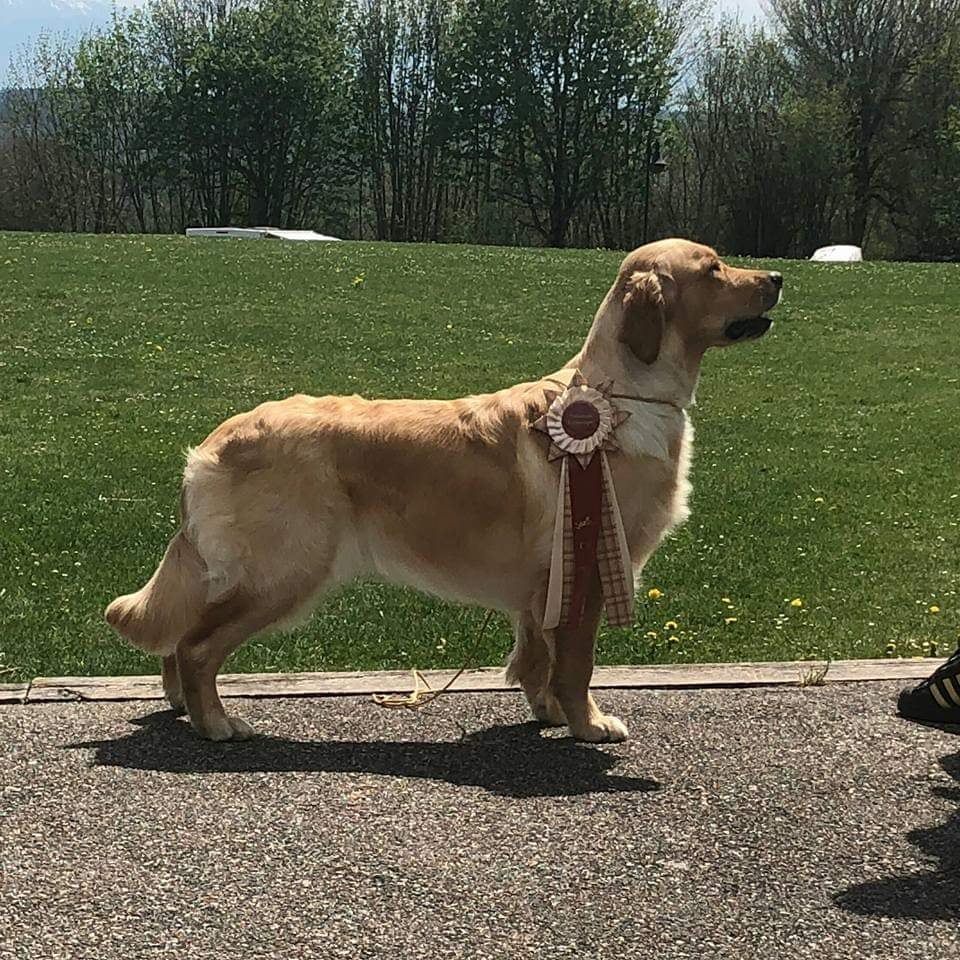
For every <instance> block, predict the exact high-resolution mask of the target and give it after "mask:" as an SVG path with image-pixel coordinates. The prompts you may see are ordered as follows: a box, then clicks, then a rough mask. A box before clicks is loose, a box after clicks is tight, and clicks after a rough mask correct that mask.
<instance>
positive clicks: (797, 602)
mask: <svg viewBox="0 0 960 960" xmlns="http://www.w3.org/2000/svg"><path fill="white" fill-rule="evenodd" d="M790 606H791V607H802V606H803V601H802V600H801V599H800V598H799V597H794V598H793V599H792V600H791V601H790Z"/></svg>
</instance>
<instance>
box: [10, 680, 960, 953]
mask: <svg viewBox="0 0 960 960" xmlns="http://www.w3.org/2000/svg"><path fill="white" fill-rule="evenodd" d="M896 690H897V685H896V684H891V683H862V684H852V685H828V686H826V687H809V688H805V689H800V688H790V689H749V690H699V691H698V690H679V691H628V690H621V691H608V692H602V693H601V694H600V695H599V699H600V701H601V705H602V706H603V707H604V708H605V709H610V710H612V712H614V713H616V714H617V715H618V716H620V717H621V719H623V720H624V721H625V722H626V723H627V725H628V726H629V727H630V729H631V733H632V735H633V739H631V740H630V741H628V742H626V743H623V744H616V745H609V746H602V747H596V746H587V745H582V744H577V743H573V742H572V741H570V740H569V739H568V738H566V737H565V736H563V735H562V734H560V733H558V732H557V731H544V730H541V729H540V728H539V727H538V726H537V725H536V724H533V723H530V722H528V721H527V720H526V715H525V710H524V708H523V705H522V703H521V698H520V697H519V695H517V694H502V693H483V694H456V695H453V696H450V697H447V698H445V699H443V700H441V701H440V702H439V703H437V704H434V705H431V707H429V708H428V711H427V714H426V715H414V714H410V713H407V712H403V711H399V712H398V711H389V710H383V709H380V708H378V707H377V706H375V705H374V704H373V703H372V702H371V701H370V700H369V699H367V698H356V697H325V698H301V699H265V700H242V701H233V702H231V703H230V704H229V705H228V708H229V709H232V710H234V711H236V712H237V713H238V714H239V715H240V716H242V717H244V718H245V719H247V720H248V721H250V722H251V723H253V724H254V725H255V726H256V727H257V729H258V730H259V732H260V734H261V735H260V736H259V737H258V738H257V739H255V740H253V741H250V742H246V743H236V744H210V743H207V742H205V741H202V740H200V739H198V738H197V737H196V736H194V734H193V733H192V732H191V731H190V729H189V727H188V726H187V724H186V723H185V721H184V720H183V719H181V718H177V717H175V716H173V715H172V714H171V713H170V712H168V711H163V710H158V706H157V705H156V704H150V703H143V702H124V703H96V704H94V703H53V704H37V703H33V704H23V705H5V706H2V707H0V789H2V798H0V831H2V852H3V885H2V890H0V957H2V958H4V960H7V958H17V960H21V958H29V960H56V958H69V960H87V958H90V960H115V958H116V960H120V958H123V960H138V958H161V957H170V958H177V960H193V958H196V960H201V958H202V960H207V958H209V960H213V958H216V960H223V958H227V957H230V958H233V957H236V958H242V960H259V958H301V957H302V958H314V957H316V958H321V957H322V958H325V960H329V958H341V957H342V958H365V957H389V958H408V957H410V958H420V957H429V958H440V960H442V958H460V957H470V958H487V957H497V958H501V957H502V958H518V957H549V958H554V957H573V956H576V957H603V958H618V960H619V958H633V957H638V958H646V957H650V958H657V960H661V958H662V960H673V958H698V960H701V958H703V957H710V958H717V957H721V958H738V960H739V958H753V957H757V958H760V957H762V958H764V960H768V958H776V960H784V958H804V960H807V958H811V957H817V958H821V960H841V958H856V960H870V958H877V960H912V958H917V960H920V958H923V960H928V958H930V957H940V958H960V923H958V921H960V738H958V737H957V736H956V732H957V731H956V729H953V730H951V729H950V728H944V729H938V728H933V727H924V726H919V725H916V724H912V723H909V722H906V721H904V720H901V719H897V718H896V717H895V716H894V714H893V708H892V702H893V697H894V695H895V692H896Z"/></svg>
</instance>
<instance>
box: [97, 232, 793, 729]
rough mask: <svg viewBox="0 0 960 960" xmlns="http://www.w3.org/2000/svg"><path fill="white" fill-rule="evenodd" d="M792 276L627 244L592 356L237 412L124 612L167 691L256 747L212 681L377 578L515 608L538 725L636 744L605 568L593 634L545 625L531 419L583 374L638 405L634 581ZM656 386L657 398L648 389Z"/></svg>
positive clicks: (632, 504) (633, 442) (616, 472)
mask: <svg viewBox="0 0 960 960" xmlns="http://www.w3.org/2000/svg"><path fill="white" fill-rule="evenodd" d="M782 286H783V277H782V276H781V275H780V274H779V273H771V272H767V271H760V270H743V269H736V268H734V267H731V266H729V265H727V264H725V263H724V262H723V261H722V260H721V259H720V257H719V256H718V255H717V253H716V252H715V251H714V250H712V249H711V248H709V247H706V246H702V245H700V244H696V243H693V242H690V241H687V240H679V239H671V240H661V241H658V242H655V243H651V244H648V245H646V246H643V247H640V248H639V249H637V250H634V251H633V252H632V253H630V254H629V255H628V256H627V257H626V259H624V261H623V263H622V264H621V266H620V270H619V272H618V274H617V277H616V279H615V280H614V282H613V285H612V286H611V287H610V289H609V291H608V293H607V295H606V297H605V298H604V300H603V302H602V303H601V304H600V307H599V309H598V310H597V313H596V316H595V317H594V320H593V324H592V326H591V327H590V330H589V333H588V334H587V338H586V341H585V342H584V345H583V348H582V349H581V350H580V352H579V353H578V354H577V355H576V356H575V357H573V359H571V360H570V362H569V363H568V364H566V366H564V367H563V368H562V369H561V370H559V371H557V372H556V373H554V374H552V375H551V376H550V377H544V378H543V379H541V380H538V381H535V382H530V383H522V384H519V385H517V386H513V387H509V388H507V389H504V390H500V391H498V392H497V393H491V394H487V395H483V396H473V397H466V398H463V399H457V400H366V399H363V398H361V397H359V396H351V397H340V396H334V397H321V398H314V397H309V396H303V395H297V396H293V397H290V398H288V399H285V400H280V401H274V402H268V403H264V404H261V405H260V406H258V407H257V408H256V409H254V410H251V411H250V412H248V413H243V414H240V415H239V416H235V417H233V418H232V419H229V420H227V421H226V422H225V423H223V424H221V425H220V426H219V427H217V429H215V430H214V431H213V433H211V434H210V436H208V437H207V439H206V440H204V441H203V443H201V444H200V446H199V447H196V448H194V449H191V450H189V451H188V452H187V463H186V468H185V471H184V479H183V486H182V492H181V526H180V528H179V529H178V531H177V533H176V534H175V535H174V536H173V539H172V540H171V541H170V544H169V545H168V547H167V550H166V553H165V555H164V557H163V559H162V561H161V562H160V566H159V567H158V568H157V570H156V572H155V573H154V574H153V576H152V577H151V578H150V580H149V581H148V582H147V584H146V585H145V586H144V587H143V588H142V589H140V590H139V591H137V592H136V593H133V594H129V595H127V596H122V597H118V598H117V599H116V600H114V601H113V603H111V604H110V606H109V607H108V608H107V610H106V619H107V622H108V623H109V624H110V625H111V626H112V627H113V628H114V629H115V630H116V631H117V632H118V633H119V634H121V636H123V637H124V638H126V639H127V640H128V641H129V642H131V643H132V644H134V645H135V646H138V647H140V648H142V649H144V650H147V651H149V652H151V653H154V654H159V655H160V656H161V657H162V677H163V685H164V691H165V694H166V696H167V698H168V700H169V702H170V704H171V706H173V707H174V708H177V709H184V708H185V709H186V711H187V713H188V714H189V717H190V721H191V723H192V725H193V727H194V729H195V730H196V731H197V732H198V733H199V734H200V735H202V736H203V737H207V738H209V739H211V740H230V739H245V738H247V737H250V736H251V735H252V734H253V730H252V729H251V727H250V726H249V725H248V724H247V723H246V722H244V721H243V720H240V719H238V718H237V717H231V716H229V715H228V714H227V713H226V712H225V710H224V707H223V704H222V703H221V701H220V698H219V696H218V694H217V685H216V677H217V672H218V671H219V669H220V667H221V666H222V665H223V663H224V661H225V659H226V658H227V657H228V656H229V654H230V653H231V652H232V651H233V650H235V649H236V648H237V647H239V646H240V644H242V643H243V642H244V641H245V640H247V639H248V638H249V637H251V636H252V635H254V634H256V633H258V632H261V631H264V630H267V629H268V628H271V627H276V626H278V625H289V624H290V623H292V622H294V621H296V620H297V619H298V618H301V617H303V616H304V615H305V614H308V613H309V612H310V610H311V609H312V608H313V606H314V605H315V604H316V603H317V602H318V601H319V600H320V598H321V597H323V596H324V595H325V594H328V593H329V592H330V591H331V590H333V589H335V588H336V587H338V586H341V585H343V584H346V583H348V582H350V581H353V580H354V579H356V578H358V577H375V578H378V579H382V580H386V581H390V582H393V583H398V584H404V585H406V586H410V587H415V588H418V589H420V590H424V591H426V592H429V593H431V594H434V595H436V596H438V597H442V598H445V599H448V600H453V601H458V602H462V603H468V604H476V605H479V606H483V607H487V608H492V609H496V610H500V611H504V612H506V613H507V614H508V615H509V616H510V618H511V620H512V622H513V625H514V647H513V651H512V653H511V654H510V658H509V660H508V664H507V676H508V679H509V680H510V681H511V682H513V683H516V684H519V686H520V687H521V688H522V690H523V692H524V694H525V695H526V698H527V700H528V702H529V704H530V707H531V709H532V712H533V714H534V716H535V717H536V718H537V719H538V720H540V721H541V722H543V723H546V724H551V725H567V726H568V728H569V731H570V733H571V735H572V736H573V737H574V738H576V739H578V740H584V741H590V742H613V741H621V740H624V739H626V738H627V736H628V733H627V728H626V727H625V726H624V724H623V723H622V722H621V721H620V720H619V719H618V718H617V717H614V716H609V715H606V714H604V713H603V712H602V711H601V710H600V709H599V708H598V706H597V705H596V703H595V701H594V699H593V697H592V696H591V694H590V690H589V687H590V680H591V677H592V673H593V666H594V642H595V637H596V631H597V627H598V624H599V621H600V616H601V611H602V607H603V596H602V589H601V584H600V578H599V574H595V575H594V576H593V577H592V579H591V580H590V582H589V583H588V585H587V590H586V603H585V607H584V613H583V616H582V618H581V620H580V623H579V625H578V626H576V627H571V626H558V627H556V628H555V629H544V628H543V623H544V610H545V602H546V595H547V586H548V579H549V570H550V559H551V549H552V543H553V531H554V520H555V515H556V510H557V482H558V481H557V478H558V465H557V463H552V462H550V461H549V460H548V458H547V446H548V443H549V440H548V438H547V437H545V436H544V435H543V434H542V433H539V432H537V431H536V430H534V429H533V427H532V424H533V423H534V422H535V421H537V420H538V418H539V417H541V415H543V414H544V412H545V411H546V409H547V406H548V400H547V397H546V396H545V391H548V390H551V389H552V390H554V391H555V390H556V387H557V385H558V383H559V384H561V385H563V384H567V383H569V381H570V379H571V378H572V377H573V376H574V374H575V372H577V371H579V372H580V373H581V375H582V376H583V377H584V378H585V379H586V381H587V382H588V383H590V384H597V383H601V382H609V381H613V389H614V390H617V391H620V393H621V394H626V395H629V396H632V397H634V399H625V400H619V401H618V402H617V403H618V407H620V408H621V409H623V410H626V411H628V412H629V413H630V414H631V415H630V417H629V419H627V421H626V423H625V424H624V425H623V426H622V427H621V428H620V429H619V430H618V431H617V443H618V445H619V447H620V449H619V451H618V452H615V453H612V454H611V455H610V457H609V464H610V470H611V475H612V478H613V483H614V487H615V490H616V496H617V499H618V501H619V506H620V512H621V517H622V522H623V530H624V533H625V537H626V543H627V546H628V548H629V554H630V561H631V564H632V566H633V573H634V576H635V577H636V576H638V575H639V573H640V571H641V570H642V568H643V565H644V564H645V563H646V561H647V559H648V558H649V557H650V555H651V554H652V553H653V551H654V550H655V549H656V547H657V546H658V545H659V543H660V542H661V540H662V539H663V538H664V536H665V535H666V534H667V533H668V532H669V531H670V530H671V529H673V528H674V527H675V526H676V525H677V524H678V523H680V522H681V521H683V520H684V519H685V518H686V516H687V512H688V511H687V499H688V494H689V482H688V472H689V467H690V457H691V445H692V441H693V430H692V427H691V424H690V420H689V417H688V414H687V409H688V407H690V406H691V405H692V403H693V400H694V393H695V390H696V386H697V380H698V377H699V372H700V365H701V361H702V359H703V356H704V354H705V352H706V351H707V350H708V349H710V348H711V347H723V346H729V345H731V344H737V343H743V342H745V341H748V340H753V339H756V338H758V337H761V336H763V334H765V333H766V332H767V330H768V329H769V328H770V326H771V321H770V319H769V318H768V317H767V316H766V313H767V311H769V310H770V309H772V308H773V307H775V306H776V305H777V304H778V303H779V301H780V296H781V292H782ZM640 395H642V396H640Z"/></svg>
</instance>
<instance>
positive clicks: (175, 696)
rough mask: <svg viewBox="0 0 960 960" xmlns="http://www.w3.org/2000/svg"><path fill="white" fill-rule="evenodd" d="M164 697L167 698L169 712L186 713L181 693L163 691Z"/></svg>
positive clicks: (178, 691)
mask: <svg viewBox="0 0 960 960" xmlns="http://www.w3.org/2000/svg"><path fill="white" fill-rule="evenodd" d="M164 696H165V697H166V698H167V703H169V704H170V709H171V710H174V711H176V712H177V713H185V712H186V710H187V702H186V700H184V699H183V693H182V692H181V691H180V690H165V691H164Z"/></svg>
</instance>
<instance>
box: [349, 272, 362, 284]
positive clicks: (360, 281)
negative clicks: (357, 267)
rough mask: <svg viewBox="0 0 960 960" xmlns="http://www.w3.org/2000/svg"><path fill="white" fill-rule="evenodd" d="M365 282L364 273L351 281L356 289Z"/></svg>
mask: <svg viewBox="0 0 960 960" xmlns="http://www.w3.org/2000/svg"><path fill="white" fill-rule="evenodd" d="M363 281H364V276H363V274H362V273H358V274H357V275H356V276H355V277H354V278H353V280H351V281H350V282H351V283H352V284H353V285H354V286H355V287H359V286H360V284H361V283H363Z"/></svg>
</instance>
